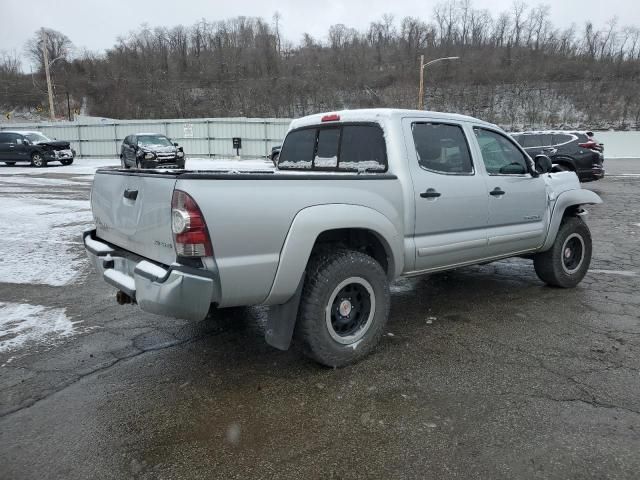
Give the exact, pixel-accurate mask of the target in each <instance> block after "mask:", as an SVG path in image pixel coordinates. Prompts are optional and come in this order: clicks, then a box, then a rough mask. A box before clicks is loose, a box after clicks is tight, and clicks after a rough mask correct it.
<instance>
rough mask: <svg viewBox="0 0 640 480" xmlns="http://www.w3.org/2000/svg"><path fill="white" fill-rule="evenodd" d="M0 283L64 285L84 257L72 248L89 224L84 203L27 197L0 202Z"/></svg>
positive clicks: (10, 197)
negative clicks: (0, 204) (0, 207)
mask: <svg viewBox="0 0 640 480" xmlns="http://www.w3.org/2000/svg"><path fill="white" fill-rule="evenodd" d="M2 207H3V208H2V209H0V238H2V239H3V240H2V242H0V282H4V283H20V284H27V283H33V284H47V285H53V286H61V285H66V284H68V283H70V282H71V281H73V280H74V279H75V278H76V277H77V275H78V274H79V272H80V271H81V270H82V268H81V266H82V265H83V264H84V263H85V259H84V255H82V256H80V257H79V251H78V250H77V247H76V245H77V244H78V242H79V239H80V235H81V234H82V232H83V231H84V230H86V229H87V228H89V225H90V224H91V222H92V221H93V218H92V216H91V211H90V207H89V202H88V201H82V200H60V199H45V198H31V197H23V198H19V197H12V196H4V197H3V198H2Z"/></svg>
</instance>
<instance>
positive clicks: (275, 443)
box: [0, 159, 640, 480]
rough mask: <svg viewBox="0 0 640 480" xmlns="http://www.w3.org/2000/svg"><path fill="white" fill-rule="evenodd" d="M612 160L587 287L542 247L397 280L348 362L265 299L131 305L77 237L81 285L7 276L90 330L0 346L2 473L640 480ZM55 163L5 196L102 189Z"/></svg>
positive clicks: (74, 248) (638, 267)
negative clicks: (288, 340) (277, 316)
mask: <svg viewBox="0 0 640 480" xmlns="http://www.w3.org/2000/svg"><path fill="white" fill-rule="evenodd" d="M606 166H607V170H608V174H609V175H608V176H607V177H606V178H605V179H603V180H601V181H598V182H594V183H588V184H585V185H584V187H585V188H588V189H591V190H593V191H595V192H597V193H598V194H599V195H600V196H601V197H602V198H603V200H604V204H602V205H598V206H593V207H591V208H589V212H590V214H589V216H588V219H587V221H588V224H589V226H590V228H591V231H592V236H593V243H594V257H593V261H592V264H591V271H590V272H589V273H588V274H587V277H586V278H585V280H584V281H583V282H582V283H581V284H580V285H579V286H578V287H577V288H575V289H572V290H561V289H555V288H549V287H546V286H545V285H543V284H542V283H541V282H540V281H539V280H538V278H537V277H536V275H535V273H534V271H533V266H532V264H531V261H527V260H524V259H510V260H505V261H500V262H496V263H493V264H489V265H483V266H476V267H469V268H462V269H459V270H456V271H453V272H448V273H443V274H438V275H432V276H428V277H423V278H415V279H410V280H401V281H398V282H396V283H395V284H394V285H393V287H392V306H391V317H390V321H389V324H388V328H387V333H386V335H385V336H384V337H383V341H382V342H381V344H380V346H379V347H378V348H377V349H376V350H375V352H374V353H373V354H372V355H371V356H369V357H368V358H366V359H365V360H363V361H362V362H360V363H358V364H357V365H354V366H351V367H347V368H343V369H336V370H333V369H326V368H322V367H319V366H318V365H316V364H314V363H312V362H310V361H308V360H306V359H305V358H304V357H303V356H302V355H301V354H300V353H299V351H298V350H297V349H295V348H294V349H292V350H289V351H287V352H280V351H277V350H274V349H272V348H270V347H269V346H267V345H266V344H265V343H264V340H263V332H262V329H263V326H264V322H265V318H266V315H267V313H268V312H267V309H266V308H260V307H254V308H244V309H232V310H228V311H221V312H218V313H217V314H216V315H215V316H213V317H212V318H208V319H206V320H204V321H202V322H198V323H193V322H187V321H182V320H175V319H171V318H165V317H160V316H155V315H151V314H146V313H143V312H141V311H140V310H139V309H138V308H137V307H133V306H119V305H117V304H116V303H115V291H114V290H113V289H111V288H110V287H109V286H107V285H106V284H105V283H104V282H103V281H102V280H101V279H99V278H97V276H95V275H93V273H92V272H91V270H90V268H89V265H88V263H87V262H86V261H85V260H84V259H83V255H84V253H83V251H82V247H81V245H80V244H79V242H78V243H76V244H72V243H70V244H69V245H67V246H66V247H67V249H69V251H68V252H67V254H68V255H71V257H70V258H72V259H73V260H74V261H76V262H78V264H77V265H78V267H77V268H76V270H77V271H76V276H75V277H74V279H73V281H71V282H70V283H67V284H62V285H53V284H39V283H37V282H36V283H21V282H20V280H19V279H17V280H12V282H4V283H0V302H4V303H5V304H11V305H22V304H29V305H31V304H37V305H40V306H43V308H44V307H46V308H47V309H50V311H56V312H57V311H61V312H64V315H65V317H66V318H68V319H69V321H70V322H71V323H72V328H73V334H68V335H67V334H65V335H63V336H59V337H48V336H45V337H42V338H44V339H45V340H42V339H40V340H39V341H35V343H29V342H26V343H25V344H24V345H23V346H22V347H20V348H19V349H16V348H7V349H5V351H2V350H0V478H2V479H12V480H13V479H16V480H18V479H33V478H56V479H57V478H60V479H84V478H92V479H103V478H104V479H107V478H136V479H138V478H139V479H156V478H157V479H183V478H184V479H200V478H202V479H205V478H206V479H210V478H225V479H228V478H242V479H245V478H292V479H302V478H304V479H307V478H323V479H324V478H333V479H350V478H384V479H388V478H389V479H391V478H398V479H400V478H421V479H422V478H462V479H472V478H487V479H513V478H519V479H520V478H540V479H548V478H554V479H555V478H557V479H591V478H593V479H603V478H607V479H637V478H638V472H640V308H639V307H640V295H639V294H638V287H639V286H640V242H639V241H638V239H639V238H640V160H632V159H628V160H616V161H609V162H608V164H607V165H606ZM56 170H58V171H53V169H52V171H51V172H47V173H43V174H42V175H43V177H42V178H45V177H47V178H51V176H54V177H56V178H59V179H60V180H65V181H68V183H66V184H65V186H64V189H61V188H59V186H52V185H50V184H43V185H39V184H38V183H37V182H32V183H30V184H29V185H28V186H26V187H25V186H24V185H22V187H21V188H20V189H16V188H14V187H12V185H15V184H16V182H18V180H15V179H14V180H12V179H11V178H9V177H3V176H2V173H3V171H0V198H4V199H9V198H13V199H14V200H15V198H24V199H25V201H27V200H28V201H34V202H35V201H38V202H40V201H41V200H42V199H44V198H46V199H53V200H56V199H64V198H70V199H74V200H85V199H86V198H87V195H88V189H89V178H86V179H83V178H80V177H77V176H69V175H65V174H64V173H62V172H63V171H62V169H56ZM38 175H40V174H38ZM15 178H17V177H15ZM30 178H38V176H35V177H34V176H33V175H31V176H30ZM53 200H51V201H53ZM15 228H16V230H17V229H19V228H20V219H19V218H17V219H16V226H15ZM44 233H45V234H46V232H44ZM60 248H62V247H60ZM15 254H19V252H15ZM3 255H4V257H3ZM13 255H14V253H12V252H7V251H6V250H5V251H3V254H0V271H1V270H2V268H3V267H2V260H3V258H4V259H5V260H8V259H9V256H13ZM53 283H55V282H53ZM36 316H37V315H36ZM1 339H2V337H1V336H0V340H1Z"/></svg>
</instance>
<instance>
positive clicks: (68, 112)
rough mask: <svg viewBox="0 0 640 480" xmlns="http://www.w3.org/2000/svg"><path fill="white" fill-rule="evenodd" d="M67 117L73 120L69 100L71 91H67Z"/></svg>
mask: <svg viewBox="0 0 640 480" xmlns="http://www.w3.org/2000/svg"><path fill="white" fill-rule="evenodd" d="M67 118H68V119H69V121H71V102H70V101H69V92H67Z"/></svg>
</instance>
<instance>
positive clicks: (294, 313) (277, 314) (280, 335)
mask: <svg viewBox="0 0 640 480" xmlns="http://www.w3.org/2000/svg"><path fill="white" fill-rule="evenodd" d="M305 277H306V272H303V273H302V277H301V278H300V282H299V283H298V288H296V292H295V293H294V294H293V296H292V297H291V298H290V299H289V300H287V302H286V303H283V304H282V305H272V306H271V307H270V308H269V319H268V320H267V327H266V329H265V333H264V339H265V340H266V342H267V343H268V344H269V345H271V346H272V347H275V348H277V349H279V350H288V349H289V346H290V345H291V339H292V338H293V330H294V328H295V326H296V320H297V319H298V307H299V306H300V297H301V296H302V287H303V285H304V279H305Z"/></svg>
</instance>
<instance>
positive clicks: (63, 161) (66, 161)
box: [60, 159, 73, 167]
mask: <svg viewBox="0 0 640 480" xmlns="http://www.w3.org/2000/svg"><path fill="white" fill-rule="evenodd" d="M60 163H61V164H62V165H64V166H65V167H66V166H67V165H71V164H72V163H73V159H70V160H60Z"/></svg>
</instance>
